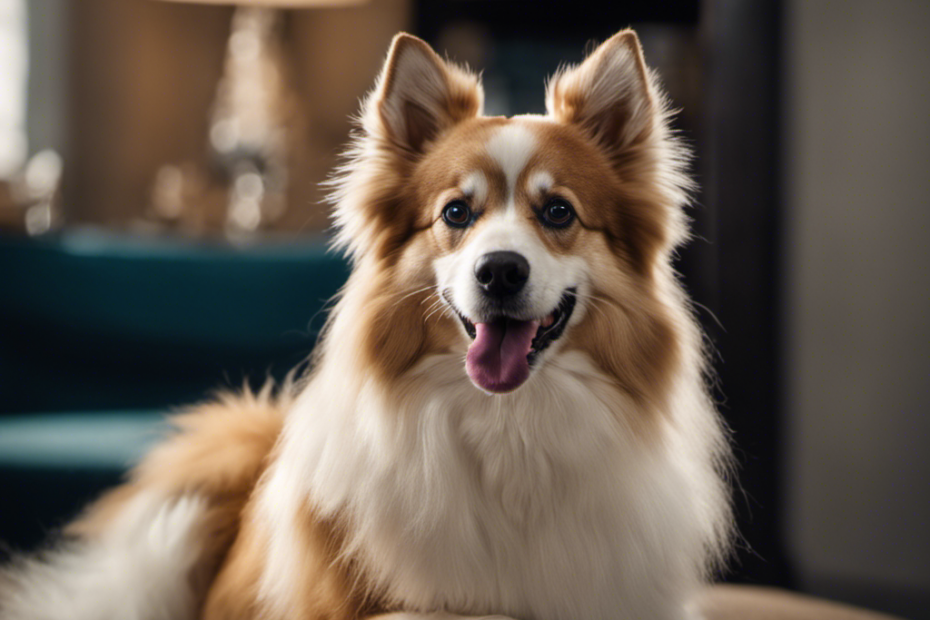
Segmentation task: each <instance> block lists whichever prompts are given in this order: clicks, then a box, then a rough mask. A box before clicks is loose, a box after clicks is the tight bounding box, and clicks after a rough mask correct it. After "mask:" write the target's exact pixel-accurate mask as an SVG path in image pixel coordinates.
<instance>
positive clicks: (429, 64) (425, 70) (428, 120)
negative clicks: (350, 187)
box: [365, 33, 484, 155]
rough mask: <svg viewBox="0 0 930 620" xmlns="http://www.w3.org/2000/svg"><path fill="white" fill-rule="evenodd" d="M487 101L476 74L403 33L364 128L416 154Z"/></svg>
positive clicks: (371, 102) (394, 46) (368, 106)
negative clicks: (445, 59)
mask: <svg viewBox="0 0 930 620" xmlns="http://www.w3.org/2000/svg"><path fill="white" fill-rule="evenodd" d="M483 103H484V92H483V91H482V89H481V85H480V84H479V83H478V78H477V77H476V76H475V75H473V74H471V73H469V72H467V71H464V70H462V69H460V68H458V67H456V66H454V65H452V64H450V63H447V62H445V61H443V59H442V58H440V57H439V56H438V55H437V54H436V52H434V51H433V50H432V48H430V46H429V45H427V44H426V42H424V41H423V40H422V39H418V38H417V37H414V36H411V35H409V34H404V33H401V34H398V35H397V36H395V37H394V41H393V43H392V44H391V50H390V51H389V52H388V58H387V61H386V62H385V63H384V68H383V69H382V70H381V76H380V78H379V79H378V85H377V87H376V88H375V92H374V93H372V96H371V97H370V99H369V100H368V102H367V103H366V112H365V128H366V129H367V130H368V132H369V134H373V135H379V136H381V137H384V138H386V139H387V140H389V141H390V142H391V143H393V144H394V145H395V146H397V147H400V148H401V149H402V150H404V151H405V152H407V153H409V154H411V155H416V154H419V153H422V151H423V148H424V145H426V143H428V142H429V141H430V140H433V139H434V138H436V137H437V136H438V135H439V134H440V133H442V132H443V131H445V130H446V129H448V128H450V127H451V126H453V125H455V124H456V123H459V122H461V121H463V120H465V119H468V118H473V117H475V116H478V115H479V114H480V113H481V108H482V106H483Z"/></svg>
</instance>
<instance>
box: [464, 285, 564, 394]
mask: <svg viewBox="0 0 930 620" xmlns="http://www.w3.org/2000/svg"><path fill="white" fill-rule="evenodd" d="M575 302H576V292H575V289H574V288H569V289H566V291H565V292H564V293H563V294H562V298H561V300H560V301H559V303H558V305H557V306H556V307H555V308H553V309H552V311H550V312H549V313H548V314H546V315H544V316H541V317H539V318H537V319H529V320H525V319H519V318H516V317H513V316H509V315H507V314H506V313H501V314H494V315H491V316H489V317H486V318H484V319H481V320H472V319H470V318H468V317H467V316H465V315H464V314H462V313H461V312H457V314H458V316H459V319H460V320H461V322H462V325H463V326H464V328H465V333H467V334H468V336H469V337H470V338H471V340H472V343H471V345H470V346H469V347H468V353H467V355H466V356H465V371H466V372H467V373H468V376H469V378H470V379H471V380H472V383H474V384H475V386H476V387H478V388H479V389H481V390H484V391H485V392H489V393H492V394H504V393H507V392H512V391H514V390H516V389H517V388H519V387H520V386H521V385H523V384H524V383H526V380H527V379H529V377H530V374H532V371H533V370H534V369H535V368H536V367H537V366H538V365H539V364H540V363H541V360H542V355H543V354H544V353H545V351H546V350H547V349H549V347H550V346H552V344H553V343H554V342H555V341H556V340H558V339H559V338H560V337H561V336H562V335H563V334H564V333H565V328H566V327H567V326H568V322H569V320H570V319H571V317H572V312H574V310H575Z"/></svg>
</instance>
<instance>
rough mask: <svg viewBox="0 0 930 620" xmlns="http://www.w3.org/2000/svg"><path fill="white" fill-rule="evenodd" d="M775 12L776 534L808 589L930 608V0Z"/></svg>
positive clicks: (919, 610)
mask: <svg viewBox="0 0 930 620" xmlns="http://www.w3.org/2000/svg"><path fill="white" fill-rule="evenodd" d="M785 17H786V21H785V28H784V32H785V35H786V41H785V48H784V49H785V55H784V62H785V66H784V68H785V79H786V83H785V86H786V94H787V97H786V106H785V113H786V118H785V121H786V123H785V127H786V130H787V133H786V136H785V138H786V149H785V153H784V154H785V158H784V163H785V165H784V172H785V181H786V200H787V209H788V210H787V216H786V235H785V243H786V251H787V261H788V264H787V265H786V266H785V267H786V268H785V273H786V274H788V276H787V281H786V282H785V284H786V290H785V303H786V306H785V308H784V310H785V318H786V333H787V335H788V345H787V350H786V352H785V353H786V364H787V379H788V382H789V394H788V403H787V404H788V410H789V412H790V414H791V415H790V434H789V435H788V436H789V437H790V438H791V440H790V444H791V446H792V454H791V455H790V464H791V467H790V469H789V472H788V474H787V475H788V480H787V489H788V491H789V499H790V503H791V508H790V521H789V526H790V540H789V543H790V545H791V547H792V548H793V552H794V555H795V557H796V559H797V561H798V568H799V569H800V575H801V577H802V579H803V580H804V582H805V583H806V585H808V587H811V588H812V589H814V590H815V591H820V592H821V593H827V594H832V595H837V596H845V597H847V598H849V599H850V600H856V599H858V602H862V603H866V604H875V605H878V604H883V603H884V602H888V604H889V605H890V606H895V605H897V606H898V607H897V610H898V611H899V613H904V612H907V613H910V614H911V615H912V617H917V616H918V614H919V617H930V595H928V594H927V593H928V592H930V446H928V444H930V388H928V386H930V319H928V317H930V292H928V285H930V277H928V268H930V252H928V245H927V234H928V232H930V37H928V35H927V32H928V31H930V3H927V2H917V1H909V0H885V1H883V2H873V1H870V0H850V1H846V2H827V1H818V2H808V1H806V0H794V1H793V2H790V3H789V5H788V7H787V9H786V14H785Z"/></svg>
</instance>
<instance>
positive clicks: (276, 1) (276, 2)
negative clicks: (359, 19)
mask: <svg viewBox="0 0 930 620" xmlns="http://www.w3.org/2000/svg"><path fill="white" fill-rule="evenodd" d="M167 1H168V2H184V3H187V4H225V5H228V6H246V7H255V8H275V9H311V8H314V7H316V8H324V7H340V6H356V5H360V4H366V3H367V2H368V0H241V1H239V2H236V1H235V0H167Z"/></svg>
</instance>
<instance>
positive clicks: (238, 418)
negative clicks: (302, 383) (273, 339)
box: [0, 389, 289, 620]
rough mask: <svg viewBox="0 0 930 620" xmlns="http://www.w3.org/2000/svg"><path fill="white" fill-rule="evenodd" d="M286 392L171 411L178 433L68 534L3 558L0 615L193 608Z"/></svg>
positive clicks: (191, 612) (178, 616) (94, 617)
mask: <svg viewBox="0 0 930 620" xmlns="http://www.w3.org/2000/svg"><path fill="white" fill-rule="evenodd" d="M287 391H289V390H287ZM288 399H289V396H288V395H287V394H285V395H283V396H282V395H279V396H278V397H272V395H271V394H270V389H266V390H263V391H262V392H261V393H260V394H257V395H255V394H251V393H247V394H244V395H242V396H235V397H234V396H221V397H220V398H218V399H217V400H216V401H215V402H212V403H209V404H206V405H203V406H201V407H198V408H196V409H194V410H193V411H191V412H189V413H186V414H182V415H179V416H177V417H175V418H174V420H173V423H174V426H175V428H176V429H177V432H176V434H174V435H173V436H172V437H171V438H170V439H168V440H166V441H165V442H163V443H162V444H160V445H159V446H157V447H156V448H155V449H154V450H153V451H152V452H151V453H150V454H149V455H148V456H147V457H146V458H145V460H144V461H143V462H142V463H141V464H140V465H139V466H138V467H136V468H135V470H134V471H133V472H132V474H131V476H130V478H129V481H128V482H127V483H126V484H124V485H122V486H120V487H118V488H116V489H115V490H113V491H111V492H109V493H108V494H106V495H104V496H103V497H102V498H101V499H100V500H99V501H98V502H97V503H96V504H94V505H92V506H91V507H90V509H89V510H88V511H87V512H86V513H85V514H84V516H83V517H81V518H80V519H79V520H78V521H76V522H75V523H73V524H71V525H70V526H69V527H68V528H67V529H66V530H65V536H64V541H63V542H61V543H60V544H58V545H57V546H56V547H54V548H53V549H51V550H49V551H47V552H45V553H43V554H41V555H40V556H37V557H33V558H20V559H18V560H16V561H14V562H13V564H12V565H11V566H9V567H6V568H4V569H0V618H2V619H3V620H27V619H28V620H39V619H41V620H59V619H62V620H64V619H65V618H67V619H69V620H187V619H193V618H196V617H197V616H198V615H199V611H200V606H201V604H202V599H203V596H204V594H205V592H206V590H207V588H208V587H209V584H210V582H211V581H212V579H213V577H214V574H215V572H216V570H217V568H218V566H219V564H220V562H222V560H223V557H224V555H225V553H226V551H227V550H228V548H229V546H230V545H231V544H232V541H233V539H234V538H235V536H236V533H237V532H238V528H239V517H240V513H241V512H242V508H243V506H244V505H245V503H246V501H247V500H248V497H249V495H250V494H251V492H252V489H253V488H254V487H255V484H256V482H257V481H258V478H259V476H261V474H262V472H263V470H264V468H265V466H266V462H267V460H268V457H269V454H270V452H271V450H272V448H273V446H274V444H275V442H276V440H277V437H278V435H279V434H280V430H281V426H282V424H283V417H284V416H283V411H284V409H285V408H286V406H287V402H286V401H287V400H288Z"/></svg>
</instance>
